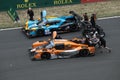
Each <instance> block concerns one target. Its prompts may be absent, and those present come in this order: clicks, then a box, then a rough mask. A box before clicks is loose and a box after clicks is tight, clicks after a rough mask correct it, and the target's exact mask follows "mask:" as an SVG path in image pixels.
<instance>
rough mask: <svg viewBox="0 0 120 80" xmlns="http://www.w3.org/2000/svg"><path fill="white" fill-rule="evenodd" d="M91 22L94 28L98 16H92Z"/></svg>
mask: <svg viewBox="0 0 120 80" xmlns="http://www.w3.org/2000/svg"><path fill="white" fill-rule="evenodd" d="M90 22H91V24H92V26H93V27H95V26H96V14H92V15H91V18H90Z"/></svg>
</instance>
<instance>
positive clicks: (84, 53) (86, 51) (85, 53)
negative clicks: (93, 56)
mask: <svg viewBox="0 0 120 80" xmlns="http://www.w3.org/2000/svg"><path fill="white" fill-rule="evenodd" d="M79 55H80V56H83V57H84V56H88V55H89V50H88V49H82V50H80V51H79Z"/></svg>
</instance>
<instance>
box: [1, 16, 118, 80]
mask: <svg viewBox="0 0 120 80" xmlns="http://www.w3.org/2000/svg"><path fill="white" fill-rule="evenodd" d="M98 24H99V25H101V26H102V27H103V29H104V30H105V32H106V40H107V45H108V46H109V47H110V48H111V49H112V52H111V53H108V52H107V51H106V50H102V49H99V50H97V52H96V55H95V56H94V57H80V58H71V59H57V60H45V61H31V60H30V59H29V57H28V52H27V49H28V48H29V47H30V46H31V44H32V43H33V42H34V41H37V40H47V39H48V38H49V36H45V37H41V38H40V37H39V38H34V39H28V38H26V36H25V35H23V34H22V33H21V31H20V30H19V29H18V30H7V31H0V80H120V52H119V51H120V36H119V35H120V18H115V19H106V20H99V21H98ZM60 35H61V36H62V37H63V38H68V39H71V38H73V37H77V36H79V35H80V33H79V32H73V33H65V34H60ZM101 51H103V53H100V52H101Z"/></svg>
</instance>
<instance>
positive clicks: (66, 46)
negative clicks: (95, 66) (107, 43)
mask: <svg viewBox="0 0 120 80" xmlns="http://www.w3.org/2000/svg"><path fill="white" fill-rule="evenodd" d="M53 42H54V47H52V48H46V47H45V46H46V45H48V44H49V42H48V41H36V42H34V43H33V44H32V49H31V50H33V49H35V50H34V53H32V52H31V51H30V54H35V55H34V56H33V58H34V59H41V55H42V54H43V53H45V52H47V53H49V54H50V55H51V58H52V59H53V57H52V55H55V56H56V58H58V57H72V56H75V55H78V54H79V52H80V50H88V51H89V54H95V47H93V46H88V45H86V44H81V43H80V44H78V43H75V42H73V41H70V40H66V39H55V40H54V41H53Z"/></svg>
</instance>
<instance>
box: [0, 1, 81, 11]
mask: <svg viewBox="0 0 120 80" xmlns="http://www.w3.org/2000/svg"><path fill="white" fill-rule="evenodd" d="M79 3H80V0H0V11H5V10H9V8H14V9H15V10H18V9H27V8H29V7H32V8H38V7H50V6H60V5H69V4H79Z"/></svg>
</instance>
